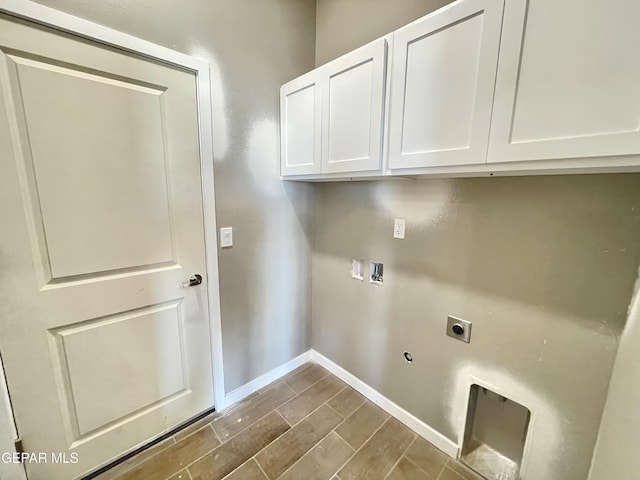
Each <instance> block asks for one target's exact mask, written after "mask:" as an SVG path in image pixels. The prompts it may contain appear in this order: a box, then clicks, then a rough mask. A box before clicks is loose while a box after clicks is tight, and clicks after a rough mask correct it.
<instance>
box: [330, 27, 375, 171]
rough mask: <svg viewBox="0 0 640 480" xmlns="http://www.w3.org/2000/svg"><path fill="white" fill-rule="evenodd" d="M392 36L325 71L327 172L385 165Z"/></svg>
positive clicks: (372, 168)
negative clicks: (387, 78)
mask: <svg viewBox="0 0 640 480" xmlns="http://www.w3.org/2000/svg"><path fill="white" fill-rule="evenodd" d="M386 53H387V41H386V40H385V39H384V38H381V39H379V40H376V41H375V42H373V43H370V44H368V45H365V46H364V47H362V48H359V49H357V50H355V51H353V52H351V53H349V54H347V55H344V56H343V57H340V58H338V59H337V60H334V61H333V62H330V63H328V64H327V65H325V66H324V67H321V70H322V79H323V80H322V81H323V82H325V83H324V86H323V89H322V90H323V96H322V173H350V172H364V171H378V172H380V170H381V162H382V129H383V124H384V118H383V113H384V98H385V73H386V56H387V55H386Z"/></svg>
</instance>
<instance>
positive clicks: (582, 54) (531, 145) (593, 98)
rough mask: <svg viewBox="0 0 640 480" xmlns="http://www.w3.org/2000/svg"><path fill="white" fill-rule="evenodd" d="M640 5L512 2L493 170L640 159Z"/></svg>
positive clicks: (576, 0)
mask: <svg viewBox="0 0 640 480" xmlns="http://www.w3.org/2000/svg"><path fill="white" fill-rule="evenodd" d="M638 18H640V3H639V2H627V1H615V2H600V1H597V0H567V1H563V2H552V3H550V2H545V1H539V0H530V1H527V0H513V1H512V0H509V1H507V3H506V7H505V15H504V27H503V34H502V43H501V50H500V63H499V66H498V77H497V81H496V100H495V107H494V112H493V119H492V125H491V143H490V149H489V161H490V162H508V161H519V160H547V159H559V158H578V157H596V156H605V155H627V154H637V153H640V57H638V55H637V47H636V46H637V45H638V43H640V30H638V28H637V19H638Z"/></svg>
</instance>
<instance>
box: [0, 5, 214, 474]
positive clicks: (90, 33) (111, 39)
mask: <svg viewBox="0 0 640 480" xmlns="http://www.w3.org/2000/svg"><path fill="white" fill-rule="evenodd" d="M0 12H1V13H5V14H7V15H11V16H13V17H17V18H20V19H23V20H27V21H30V22H33V23H37V24H40V25H44V26H47V27H51V28H55V29H57V30H60V31H63V32H66V33H70V34H73V35H76V36H80V37H83V38H86V39H88V40H91V41H94V42H98V43H101V44H104V45H108V46H111V47H116V48H118V49H121V50H125V51H127V52H130V53H132V54H135V55H141V56H144V57H147V58H151V59H154V60H157V61H160V62H163V63H167V64H169V65H174V66H179V67H181V68H185V69H187V70H189V71H191V72H193V73H194V74H195V75H196V90H197V102H198V133H199V138H200V171H201V181H202V202H203V212H204V218H203V222H204V232H205V238H204V241H205V254H206V268H207V278H208V282H207V299H208V303H209V330H210V335H211V347H212V358H211V362H212V370H213V389H214V392H213V396H214V402H215V408H216V410H218V411H220V410H223V409H224V408H225V407H226V403H225V390H224V370H223V357H222V323H221V319H220V293H219V277H218V255H217V251H218V241H217V234H216V232H217V229H216V214H215V190H214V173H213V124H212V111H211V77H210V73H209V63H208V62H206V61H204V60H200V59H197V58H194V57H191V56H189V55H186V54H183V53H180V52H176V51H175V50H171V49H169V48H166V47H162V46H160V45H156V44H153V43H151V42H147V41H146V40H142V39H139V38H136V37H133V36H131V35H128V34H125V33H122V32H118V31H117V30H113V29H111V28H108V27H104V26H102V25H98V24H96V23H93V22H91V21H89V20H85V19H82V18H79V17H75V16H73V15H69V14H66V13H63V12H60V11H58V10H55V9H52V8H49V7H45V6H43V5H39V4H36V3H33V2H31V1H25V0H0ZM8 393H9V394H10V392H8ZM0 395H3V397H5V396H7V392H5V391H3V390H0ZM6 400H7V402H6V403H7V405H10V403H9V398H8V397H7V398H6ZM5 422H6V424H13V422H14V420H13V415H12V412H11V411H10V410H8V409H0V423H2V424H4V423H5ZM18 433H19V432H18ZM14 435H15V434H14V432H12V431H0V444H7V445H8V444H10V443H13V441H14V440H15V438H13V437H14ZM4 436H8V437H10V438H4ZM24 479H26V476H25V477H24Z"/></svg>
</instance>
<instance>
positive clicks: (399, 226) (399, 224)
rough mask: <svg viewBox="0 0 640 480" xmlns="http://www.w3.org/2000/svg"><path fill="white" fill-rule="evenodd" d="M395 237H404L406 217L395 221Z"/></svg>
mask: <svg viewBox="0 0 640 480" xmlns="http://www.w3.org/2000/svg"><path fill="white" fill-rule="evenodd" d="M393 238H400V239H402V238H404V218H396V219H395V221H394V222H393Z"/></svg>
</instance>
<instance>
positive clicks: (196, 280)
mask: <svg viewBox="0 0 640 480" xmlns="http://www.w3.org/2000/svg"><path fill="white" fill-rule="evenodd" d="M201 283H202V275H200V274H199V273H196V274H195V275H191V276H190V277H189V281H188V282H184V283H183V284H182V288H187V287H195V286H196V285H200V284H201Z"/></svg>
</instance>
